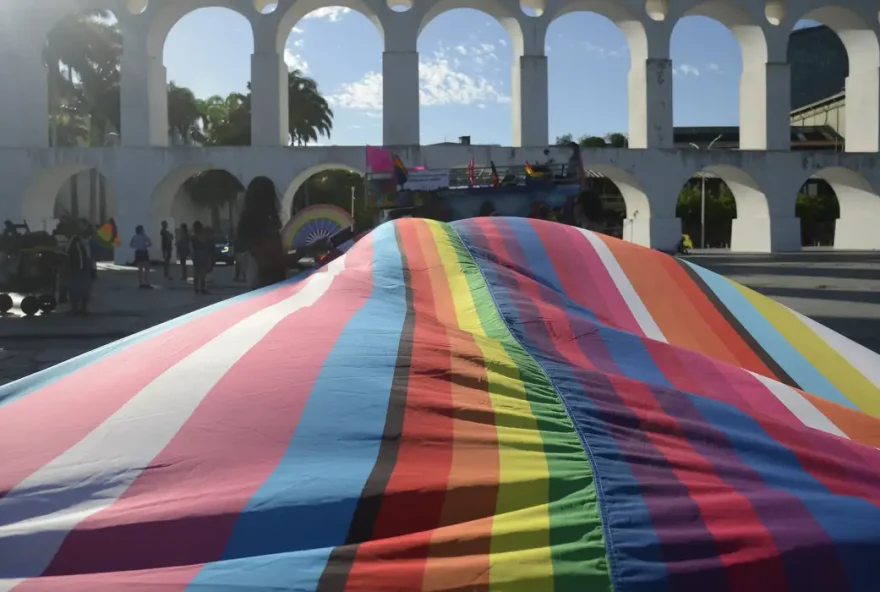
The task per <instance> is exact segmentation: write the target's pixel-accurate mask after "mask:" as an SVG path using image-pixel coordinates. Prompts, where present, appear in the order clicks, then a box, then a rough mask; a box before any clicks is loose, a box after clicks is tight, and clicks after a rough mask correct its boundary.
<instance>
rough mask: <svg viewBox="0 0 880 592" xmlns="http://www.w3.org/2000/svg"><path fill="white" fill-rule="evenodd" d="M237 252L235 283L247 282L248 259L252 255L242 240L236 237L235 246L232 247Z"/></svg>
mask: <svg viewBox="0 0 880 592" xmlns="http://www.w3.org/2000/svg"><path fill="white" fill-rule="evenodd" d="M232 248H233V249H234V251H235V277H234V278H233V279H232V281H234V282H247V272H248V259H249V258H250V255H249V254H248V252H247V248H246V247H245V246H244V243H243V242H242V240H241V238H240V237H239V236H237V235H236V237H235V244H234V245H233V247H232Z"/></svg>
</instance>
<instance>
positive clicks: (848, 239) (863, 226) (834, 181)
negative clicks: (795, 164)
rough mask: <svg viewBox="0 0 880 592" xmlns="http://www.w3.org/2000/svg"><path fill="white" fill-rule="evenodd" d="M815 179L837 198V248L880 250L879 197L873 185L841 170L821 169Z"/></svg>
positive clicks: (835, 234) (852, 172) (843, 168)
mask: <svg viewBox="0 0 880 592" xmlns="http://www.w3.org/2000/svg"><path fill="white" fill-rule="evenodd" d="M812 176H813V177H816V178H819V179H822V180H824V181H825V182H826V183H828V184H829V185H830V186H831V189H833V190H834V194H835V196H836V197H837V203H838V206H839V207H840V217H839V218H838V219H837V223H836V224H835V229H834V247H835V248H836V249H854V250H880V234H878V232H877V221H878V220H880V195H878V193H877V189H876V188H875V187H874V185H873V184H872V183H871V181H869V180H868V179H867V178H866V177H865V176H864V175H862V174H861V173H859V172H857V171H854V170H852V169H849V168H846V167H839V166H832V167H827V168H824V169H820V170H819V171H817V172H814V173H813V175H812ZM805 181H806V179H805Z"/></svg>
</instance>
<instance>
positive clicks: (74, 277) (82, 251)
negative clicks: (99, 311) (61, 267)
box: [67, 224, 95, 316]
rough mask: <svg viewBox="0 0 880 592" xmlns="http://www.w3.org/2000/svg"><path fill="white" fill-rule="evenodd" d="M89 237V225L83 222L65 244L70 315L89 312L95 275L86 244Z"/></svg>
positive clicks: (83, 314)
mask: <svg viewBox="0 0 880 592" xmlns="http://www.w3.org/2000/svg"><path fill="white" fill-rule="evenodd" d="M89 238H91V227H90V226H89V225H88V224H83V225H82V226H81V227H80V229H79V231H78V232H76V233H75V234H74V235H73V236H72V237H71V238H70V242H69V243H68V244H67V293H68V297H69V299H70V314H72V315H82V316H85V315H87V314H89V299H90V297H91V294H92V281H93V280H94V277H95V267H94V263H93V261H92V256H91V251H90V249H89V245H88V240H89Z"/></svg>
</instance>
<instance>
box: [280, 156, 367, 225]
mask: <svg viewBox="0 0 880 592" xmlns="http://www.w3.org/2000/svg"><path fill="white" fill-rule="evenodd" d="M334 170H335V171H339V170H342V171H350V172H352V173H357V174H359V175H361V176H363V175H364V174H366V171H365V169H363V168H360V167H355V166H352V165H350V164H344V163H341V162H328V163H322V164H316V165H314V166H310V167H308V168H307V169H304V170H303V171H301V172H299V173H297V175H296V176H295V177H294V178H293V180H292V181H291V182H290V184H289V185H288V186H287V188H286V189H285V191H284V193H283V194H282V195H281V215H282V219H283V220H286V219H287V218H288V217H289V216H290V211H291V207H292V206H293V197H294V195H296V192H297V190H298V189H299V188H300V187H301V186H302V184H303V183H305V182H306V181H308V180H309V178H310V177H312V176H313V175H317V174H318V173H323V172H324V171H334Z"/></svg>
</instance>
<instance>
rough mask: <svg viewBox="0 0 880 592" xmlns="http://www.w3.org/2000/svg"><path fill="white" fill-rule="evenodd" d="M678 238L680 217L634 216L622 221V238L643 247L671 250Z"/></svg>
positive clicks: (679, 234)
mask: <svg viewBox="0 0 880 592" xmlns="http://www.w3.org/2000/svg"><path fill="white" fill-rule="evenodd" d="M680 239H681V219H680V218H655V217H653V216H635V217H632V218H626V219H625V220H624V221H623V240H625V241H629V242H631V243H636V244H637V245H642V246H643V247H649V248H652V249H658V250H660V251H672V250H674V249H675V247H676V245H677V244H678V241H679V240H680Z"/></svg>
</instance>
